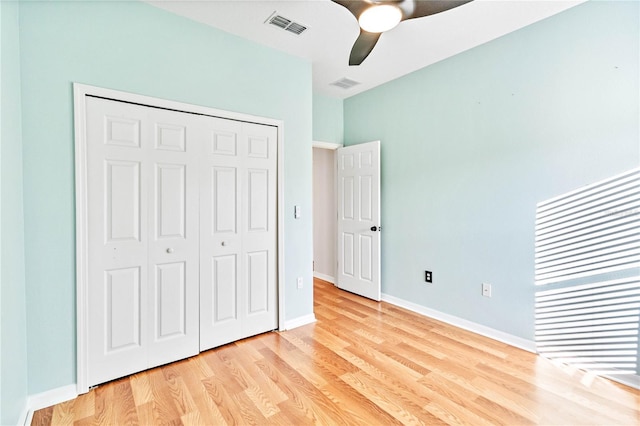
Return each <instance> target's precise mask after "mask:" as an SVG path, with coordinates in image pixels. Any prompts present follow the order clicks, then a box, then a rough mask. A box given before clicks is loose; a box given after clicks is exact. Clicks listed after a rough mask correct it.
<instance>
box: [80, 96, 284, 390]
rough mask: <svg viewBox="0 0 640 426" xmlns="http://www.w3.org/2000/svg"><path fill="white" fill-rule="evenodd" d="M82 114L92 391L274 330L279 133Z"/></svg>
mask: <svg viewBox="0 0 640 426" xmlns="http://www.w3.org/2000/svg"><path fill="white" fill-rule="evenodd" d="M86 108H87V117H86V135H87V170H88V173H87V174H88V178H87V193H88V204H87V209H88V212H87V220H88V229H89V231H88V251H89V256H88V259H89V260H88V263H89V265H88V275H89V277H88V278H89V285H88V289H87V294H88V313H89V314H88V318H87V333H88V335H87V342H88V348H87V366H88V368H87V373H88V374H87V379H88V383H89V386H92V385H95V384H99V383H103V382H105V381H109V380H112V379H115V378H118V377H122V376H126V375H128V374H132V373H134V372H137V371H141V370H145V369H148V368H151V367H154V366H158V365H162V364H166V363H168V362H172V361H175V360H179V359H183V358H186V357H189V356H192V355H195V354H197V353H198V352H199V350H200V349H201V348H202V349H205V348H209V347H213V346H218V345H221V344H224V343H228V342H231V341H234V340H238V339H241V338H244V337H248V336H251V335H254V334H258V333H261V332H264V331H269V330H272V329H274V328H276V326H277V306H276V303H277V294H276V278H275V277H276V272H277V271H276V264H277V261H276V238H277V235H276V181H275V179H276V172H275V170H276V164H277V163H276V161H277V160H276V147H277V145H276V140H277V135H276V133H277V130H276V129H275V128H273V127H270V126H264V125H254V124H248V123H241V122H237V121H233V120H223V119H217V118H213V117H208V116H201V115H195V114H190V113H185V112H178V111H170V110H165V109H161V108H154V107H147V106H141V105H134V104H128V103H124V102H118V101H113V100H106V99H100V98H92V97H88V98H87V103H86Z"/></svg>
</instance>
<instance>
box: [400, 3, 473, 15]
mask: <svg viewBox="0 0 640 426" xmlns="http://www.w3.org/2000/svg"><path fill="white" fill-rule="evenodd" d="M471 1H472V0H415V8H414V9H413V13H412V14H411V16H408V17H407V18H406V19H413V18H422V17H423V16H429V15H435V14H436V13H440V12H444V11H445V10H449V9H453V8H456V7H458V6H462V5H463V4H465V3H469V2H471Z"/></svg>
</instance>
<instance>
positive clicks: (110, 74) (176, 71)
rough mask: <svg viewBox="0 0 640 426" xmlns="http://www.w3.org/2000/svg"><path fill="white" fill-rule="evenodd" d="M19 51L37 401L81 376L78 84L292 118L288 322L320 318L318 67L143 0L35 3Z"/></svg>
mask: <svg viewBox="0 0 640 426" xmlns="http://www.w3.org/2000/svg"><path fill="white" fill-rule="evenodd" d="M20 43H21V60H22V105H23V108H22V111H23V117H22V119H23V144H24V194H25V227H26V232H25V244H26V261H27V274H26V279H27V303H28V306H29V312H28V355H29V363H28V367H29V393H31V394H33V393H38V392H42V391H46V390H49V389H52V388H56V387H60V386H64V385H68V384H71V383H74V382H75V377H76V374H75V369H76V363H75V344H76V333H75V325H76V323H75V315H76V313H75V260H74V259H75V251H74V250H75V244H74V241H75V231H74V230H75V222H74V171H73V170H74V155H73V146H74V145H73V114H72V112H73V104H72V86H71V84H72V82H80V83H86V84H91V85H96V86H102V87H107V88H113V89H118V90H124V91H129V92H134V93H140V94H144V95H149V96H155V97H160V98H166V99H173V100H178V101H183V102H188V103H193V104H199V105H206V106H210V107H214V108H219V109H224V110H230V111H239V112H244V113H248V114H253V115H258V116H265V117H271V118H276V119H281V120H284V123H285V147H284V157H285V167H284V179H285V188H284V203H285V204H284V208H285V229H284V233H285V259H284V261H285V276H286V291H285V300H286V306H285V308H286V319H293V318H297V317H301V316H304V315H308V314H311V313H312V309H313V300H312V287H311V286H310V285H307V286H305V288H304V289H302V290H297V289H296V285H295V282H296V277H298V276H302V277H303V278H304V280H305V282H306V283H311V279H312V244H311V241H312V240H311V238H312V227H311V219H310V218H311V215H310V212H311V149H310V146H311V137H312V124H311V120H312V90H311V65H310V63H308V62H306V61H304V60H302V59H298V58H295V57H292V56H289V55H286V54H284V53H281V52H278V51H275V50H272V49H268V48H265V47H262V46H259V45H257V44H255V43H251V42H248V41H246V40H243V39H240V38H237V37H235V36H231V35H229V34H227V33H224V32H221V31H218V30H215V29H212V28H210V27H207V26H204V25H201V24H198V23H195V22H193V21H190V20H187V19H183V18H180V17H177V16H174V15H171V14H169V13H167V12H164V11H162V10H159V9H156V8H154V7H152V6H149V5H147V4H144V3H139V2H57V1H51V2H24V3H22V4H21V6H20ZM294 204H299V205H301V206H302V211H303V215H302V218H301V219H298V220H294V219H293V205H294ZM288 212H291V214H287V213H288ZM304 212H308V214H304Z"/></svg>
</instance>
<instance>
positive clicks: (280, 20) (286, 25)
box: [265, 12, 307, 35]
mask: <svg viewBox="0 0 640 426" xmlns="http://www.w3.org/2000/svg"><path fill="white" fill-rule="evenodd" d="M265 24H270V25H274V26H276V27H278V28H282V29H283V30H285V31H289V32H290V33H293V34H295V35H300V34H302V33H303V32H305V31H306V30H307V27H305V26H304V25H302V24H299V23H297V22H293V21H292V20H291V19H287V18H285V17H284V16H281V15H278V14H277V13H276V12H273V13H272V14H271V16H269V18H268V19H267V20H266V21H265Z"/></svg>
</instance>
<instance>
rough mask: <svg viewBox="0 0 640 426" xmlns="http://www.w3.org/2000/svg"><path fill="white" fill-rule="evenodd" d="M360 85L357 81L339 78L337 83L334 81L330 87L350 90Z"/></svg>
mask: <svg viewBox="0 0 640 426" xmlns="http://www.w3.org/2000/svg"><path fill="white" fill-rule="evenodd" d="M358 84H360V82H358V81H354V80H350V79H348V78H341V79H340V80H338V81H334V82H333V83H331V84H330V85H331V86H338V87H340V88H342V89H345V90H346V89H351V88H352V87H353V86H356V85H358Z"/></svg>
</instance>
